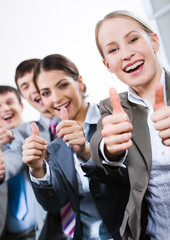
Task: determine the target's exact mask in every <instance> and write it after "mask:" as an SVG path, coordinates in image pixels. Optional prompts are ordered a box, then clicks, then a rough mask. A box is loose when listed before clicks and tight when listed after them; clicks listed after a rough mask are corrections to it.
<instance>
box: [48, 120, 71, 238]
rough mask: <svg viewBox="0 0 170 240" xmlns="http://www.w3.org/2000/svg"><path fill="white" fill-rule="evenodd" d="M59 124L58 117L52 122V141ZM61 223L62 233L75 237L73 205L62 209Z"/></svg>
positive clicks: (68, 204)
mask: <svg viewBox="0 0 170 240" xmlns="http://www.w3.org/2000/svg"><path fill="white" fill-rule="evenodd" d="M57 124H58V120H57V118H56V117H54V118H52V119H51V120H50V125H49V127H50V130H51V139H52V140H53V139H55V135H56V130H55V128H56V125H57ZM60 215H61V221H62V231H63V232H64V233H65V234H66V235H68V236H69V237H72V238H73V236H74V229H75V222H76V220H75V217H74V212H73V209H72V206H71V203H70V202H69V203H67V204H66V205H65V206H64V207H62V208H61V209H60Z"/></svg>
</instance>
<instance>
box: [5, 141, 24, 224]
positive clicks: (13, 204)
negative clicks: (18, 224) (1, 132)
mask: <svg viewBox="0 0 170 240" xmlns="http://www.w3.org/2000/svg"><path fill="white" fill-rule="evenodd" d="M7 147H8V149H10V148H11V147H10V144H7ZM8 190H9V207H10V211H11V214H12V215H13V216H14V217H15V218H16V219H18V220H22V219H24V217H25V216H26V214H27V212H28V207H27V199H26V192H25V183H24V175H23V173H20V174H18V175H16V176H15V177H13V178H11V179H10V180H9V181H8Z"/></svg>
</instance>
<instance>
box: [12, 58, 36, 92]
mask: <svg viewBox="0 0 170 240" xmlns="http://www.w3.org/2000/svg"><path fill="white" fill-rule="evenodd" d="M39 61H40V59H38V58H32V59H27V60H25V61H23V62H21V63H20V64H19V65H18V66H17V68H16V71H15V84H16V86H17V88H18V84H17V83H18V78H21V77H23V76H24V75H25V74H26V73H29V72H31V71H32V70H33V69H34V67H35V66H36V64H37V63H38V62H39ZM18 90H19V88H18Z"/></svg>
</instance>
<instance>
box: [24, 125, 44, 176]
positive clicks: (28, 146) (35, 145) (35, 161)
mask: <svg viewBox="0 0 170 240" xmlns="http://www.w3.org/2000/svg"><path fill="white" fill-rule="evenodd" d="M31 130H32V135H31V136H30V137H28V138H26V140H25V143H24V144H23V146H22V149H23V152H22V154H23V158H22V160H23V162H24V163H25V164H27V165H28V166H29V169H30V171H31V173H32V174H33V175H34V176H35V177H37V178H41V177H43V176H44V175H45V172H44V168H43V157H44V154H45V151H46V147H47V142H46V141H45V140H44V139H43V138H42V137H40V133H39V129H38V127H37V125H36V124H35V123H34V122H33V123H32V124H31Z"/></svg>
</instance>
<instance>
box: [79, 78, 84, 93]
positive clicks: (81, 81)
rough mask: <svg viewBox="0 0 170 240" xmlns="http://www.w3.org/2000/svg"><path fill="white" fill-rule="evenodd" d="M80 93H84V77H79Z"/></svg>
mask: <svg viewBox="0 0 170 240" xmlns="http://www.w3.org/2000/svg"><path fill="white" fill-rule="evenodd" d="M78 84H79V91H80V92H84V82H83V78H82V76H80V75H79V76H78Z"/></svg>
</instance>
